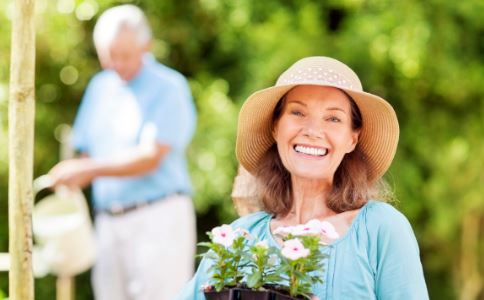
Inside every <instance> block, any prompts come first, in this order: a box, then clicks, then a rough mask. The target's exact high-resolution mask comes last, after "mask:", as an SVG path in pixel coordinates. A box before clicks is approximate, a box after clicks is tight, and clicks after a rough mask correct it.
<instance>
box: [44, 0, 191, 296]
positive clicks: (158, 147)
mask: <svg viewBox="0 0 484 300" xmlns="http://www.w3.org/2000/svg"><path fill="white" fill-rule="evenodd" d="M94 42H95V45H96V50H97V51H98V55H99V59H100V62H101V65H102V66H103V68H104V70H103V71H101V72H100V73H98V74H96V75H95V76H94V77H93V78H92V80H91V81H90V83H89V85H88V87H87V90H86V92H85V95H84V97H83V100H82V104H81V106H80V109H79V112H78V115H77V117H76V120H75V123H74V127H73V143H74V146H75V147H76V148H77V149H78V150H79V152H80V153H81V156H80V158H76V159H71V160H66V161H63V162H60V163H59V164H58V165H56V166H55V167H54V168H53V169H52V170H51V171H50V172H49V175H50V176H51V178H52V179H53V181H54V183H55V185H67V186H71V187H85V186H87V185H88V184H91V183H92V187H93V206H94V210H95V212H96V217H95V226H96V236H97V241H98V253H97V254H98V259H97V262H96V265H95V267H94V269H93V287H94V292H95V296H96V299H98V300H113V299H116V300H124V299H126V300H127V299H146V300H152V299H157V300H164V299H166V300H171V299H173V298H174V296H175V295H176V293H177V292H178V290H179V289H180V287H182V286H183V284H184V282H185V281H186V280H188V279H189V277H190V276H191V275H192V271H193V270H192V269H193V263H194V262H193V258H194V254H195V214H194V210H193V205H192V201H191V198H190V193H191V185H190V179H189V175H188V171H187V163H186V157H185V149H186V147H187V145H188V144H189V142H190V140H191V138H192V135H193V133H194V128H195V118H196V115H195V108H194V105H193V101H192V98H191V93H190V90H189V87H188V84H187V81H186V79H185V78H184V77H183V76H182V75H181V74H180V73H178V72H176V71H175V70H172V69H170V68H168V67H166V66H164V65H162V64H160V63H158V62H157V61H156V60H155V59H154V58H153V56H152V55H151V54H150V53H149V52H148V51H149V48H150V42H151V30H150V27H149V26H148V23H147V21H146V17H145V16H144V14H143V13H142V11H141V10H140V9H139V8H137V7H135V6H133V5H122V6H117V7H114V8H111V9H108V10H107V11H105V12H104V13H103V14H102V15H101V17H100V18H99V20H98V22H97V24H96V27H95V29H94Z"/></svg>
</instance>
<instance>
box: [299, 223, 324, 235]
mask: <svg viewBox="0 0 484 300" xmlns="http://www.w3.org/2000/svg"><path fill="white" fill-rule="evenodd" d="M314 221H316V222H314ZM318 223H319V221H318V220H311V221H309V222H307V223H306V224H302V225H297V226H295V227H293V230H292V234H294V235H318V234H319V224H318Z"/></svg>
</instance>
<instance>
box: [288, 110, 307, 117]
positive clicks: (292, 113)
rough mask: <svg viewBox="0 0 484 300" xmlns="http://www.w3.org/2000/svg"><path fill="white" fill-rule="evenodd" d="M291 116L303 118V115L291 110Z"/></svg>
mask: <svg viewBox="0 0 484 300" xmlns="http://www.w3.org/2000/svg"><path fill="white" fill-rule="evenodd" d="M291 115H294V116H298V117H302V116H304V114H303V113H302V112H300V111H298V110H292V111H291Z"/></svg>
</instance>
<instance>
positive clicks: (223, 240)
mask: <svg viewBox="0 0 484 300" xmlns="http://www.w3.org/2000/svg"><path fill="white" fill-rule="evenodd" d="M235 238H236V235H235V232H234V230H233V229H232V227H230V226H229V225H225V224H224V225H222V226H218V227H215V228H214V229H212V241H213V242H214V243H217V244H220V245H223V246H225V247H230V246H232V243H233V242H234V239H235Z"/></svg>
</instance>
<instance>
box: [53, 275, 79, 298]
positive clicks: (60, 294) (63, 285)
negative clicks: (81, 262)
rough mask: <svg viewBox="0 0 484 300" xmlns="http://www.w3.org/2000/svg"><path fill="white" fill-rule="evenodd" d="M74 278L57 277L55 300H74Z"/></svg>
mask: <svg viewBox="0 0 484 300" xmlns="http://www.w3.org/2000/svg"><path fill="white" fill-rule="evenodd" d="M74 284H75V282H74V278H72V277H62V276H59V277H57V280H56V299H57V300H74Z"/></svg>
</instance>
